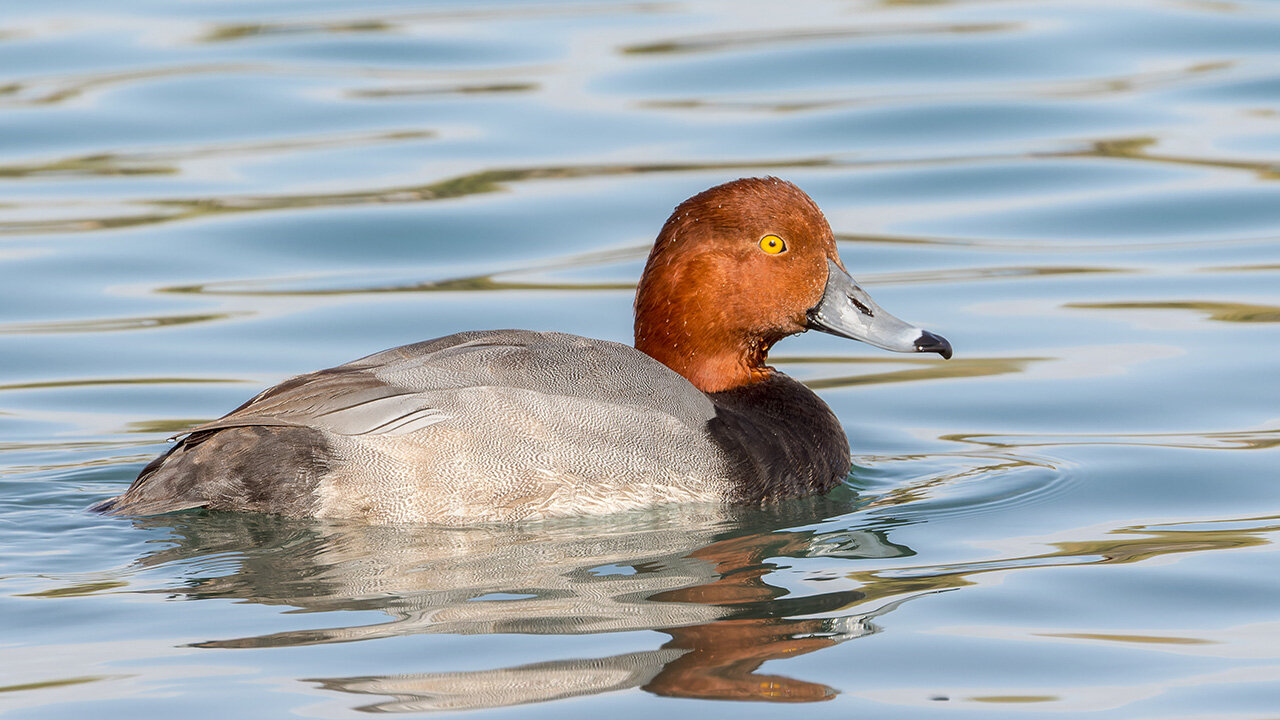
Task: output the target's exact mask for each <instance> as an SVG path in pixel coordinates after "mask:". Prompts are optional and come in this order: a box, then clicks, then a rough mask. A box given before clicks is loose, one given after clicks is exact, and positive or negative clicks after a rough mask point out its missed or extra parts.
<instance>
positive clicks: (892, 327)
mask: <svg viewBox="0 0 1280 720" xmlns="http://www.w3.org/2000/svg"><path fill="white" fill-rule="evenodd" d="M811 328H812V329H816V330H822V331H824V332H829V333H832V334H835V335H840V336H842V337H847V338H852V339H855V340H862V341H864V342H868V343H870V344H872V345H875V346H877V347H881V348H885V349H887V350H894V351H897V352H936V353H938V354H940V355H942V356H943V357H944V358H950V357H951V345H950V344H949V343H948V342H947V341H946V340H945V339H943V338H942V337H939V336H937V335H934V334H933V333H931V332H928V331H925V330H921V329H920V328H917V327H913V326H911V325H908V324H907V323H905V322H903V321H901V320H899V319H898V318H896V317H894V316H893V315H890V314H889V313H887V312H885V311H884V310H882V309H881V308H880V307H879V306H878V305H876V303H875V302H874V301H872V300H871V298H870V296H868V295H867V294H866V292H865V291H864V290H863V289H862V288H860V287H858V285H857V283H856V282H854V280H853V278H851V277H849V274H848V273H847V272H846V271H845V269H844V265H843V264H842V263H841V262H840V257H839V255H837V253H836V242H835V238H834V237H833V236H832V234H831V226H830V225H829V224H828V223H827V219H826V218H825V217H823V215H822V211H821V210H819V209H818V206H817V205H815V204H814V202H813V200H811V199H810V198H809V196H808V195H806V194H805V193H804V191H802V190H801V189H800V188H798V187H796V186H795V185H792V184H791V183H789V182H786V181H785V180H779V179H777V178H772V177H767V178H743V179H741V180H734V181H733V182H728V183H725V184H724V185H717V186H716V187H713V188H711V189H710V190H706V191H704V192H701V193H698V194H697V195H694V196H693V197H691V198H689V199H688V200H685V201H684V202H682V203H680V205H679V206H677V207H676V209H675V212H673V213H672V214H671V217H670V218H668V219H667V222H666V224H665V225H663V226H662V232H660V233H658V239H657V241H656V242H654V245H653V251H652V252H650V253H649V262H648V263H646V264H645V268H644V275H643V276H642V277H641V278H640V287H639V288H638V289H637V290H636V327H635V329H636V348H638V349H639V350H641V351H643V352H645V353H647V354H648V355H649V356H651V357H653V358H654V359H656V360H658V361H659V362H661V363H663V364H664V365H666V366H667V367H669V368H671V369H672V370H675V371H676V372H678V373H680V374H681V375H683V376H684V377H685V378H687V379H688V380H689V381H690V382H692V383H693V384H694V385H695V386H696V387H697V388H698V389H699V390H702V391H703V392H721V391H723V390H731V389H733V388H737V387H742V386H744V385H749V384H751V383H754V382H757V381H759V380H763V379H764V378H765V377H767V376H768V375H769V373H771V372H773V370H772V369H771V368H769V367H768V366H766V365H765V358H766V355H767V354H768V352H769V349H770V348H771V347H773V344H774V343H776V342H777V341H779V340H781V339H782V338H784V337H786V336H788V335H794V334H795V333H800V332H804V331H805V330H808V329H811Z"/></svg>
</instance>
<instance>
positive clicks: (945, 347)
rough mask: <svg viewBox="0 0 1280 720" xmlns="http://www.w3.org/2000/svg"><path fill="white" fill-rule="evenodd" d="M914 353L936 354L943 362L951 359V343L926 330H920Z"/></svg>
mask: <svg viewBox="0 0 1280 720" xmlns="http://www.w3.org/2000/svg"><path fill="white" fill-rule="evenodd" d="M916 352H936V353H938V354H939V355H941V356H942V357H943V359H945V360H950V359H951V343H949V342H947V339H946V338H944V337H942V336H941V335H934V334H933V333H931V332H929V331H928V330H921V331H920V337H918V338H916Z"/></svg>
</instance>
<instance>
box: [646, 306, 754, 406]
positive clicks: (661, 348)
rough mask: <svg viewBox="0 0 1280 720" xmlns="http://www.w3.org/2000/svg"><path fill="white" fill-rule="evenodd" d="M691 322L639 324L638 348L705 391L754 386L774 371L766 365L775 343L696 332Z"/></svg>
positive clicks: (676, 321) (707, 331)
mask: <svg viewBox="0 0 1280 720" xmlns="http://www.w3.org/2000/svg"><path fill="white" fill-rule="evenodd" d="M690 324H691V323H689V322H688V321H687V320H676V319H671V320H669V321H667V320H664V321H660V322H643V321H642V320H641V319H639V318H638V319H637V321H636V341H635V342H636V349H637V350H639V351H641V352H643V353H645V354H646V355H648V356H649V357H651V358H653V359H654V360H657V361H658V362H660V363H662V364H663V365H666V366H667V367H669V368H671V369H672V370H675V371H676V372H677V373H680V375H682V376H684V378H685V379H686V380H688V381H689V382H691V383H693V385H694V387H696V388H698V389H699V390H701V391H702V392H706V393H714V392H723V391H725V390H732V389H734V388H739V387H744V386H746V385H751V384H754V383H757V382H760V381H761V380H764V379H765V378H767V377H769V375H770V374H771V373H772V372H773V369H772V368H770V367H769V366H767V365H765V359H766V356H767V355H768V352H769V346H770V345H772V343H771V342H767V341H765V340H763V339H755V340H753V339H750V338H735V337H731V336H725V335H724V334H723V333H715V332H713V331H710V330H706V329H705V328H706V326H705V325H695V327H699V326H700V327H703V328H704V331H703V332H700V333H699V332H692V331H690V330H689V327H690Z"/></svg>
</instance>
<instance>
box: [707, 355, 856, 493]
mask: <svg viewBox="0 0 1280 720" xmlns="http://www.w3.org/2000/svg"><path fill="white" fill-rule="evenodd" d="M707 397H709V398H710V399H711V402H712V404H713V405H715V407H716V416H715V418H713V419H712V420H711V422H710V423H708V426H707V427H708V430H710V432H711V435H712V437H714V438H715V440H716V442H718V443H720V445H721V447H723V448H724V449H725V451H726V452H727V453H728V454H729V456H730V457H733V458H735V459H736V462H737V464H738V467H737V468H736V469H735V470H736V472H735V476H736V477H739V478H741V480H740V484H739V487H738V493H739V494H738V496H737V497H735V498H734V501H735V502H740V503H757V502H763V501H768V500H782V499H785V498H792V497H802V496H805V495H815V494H819V493H825V492H827V491H829V490H831V489H832V488H833V487H835V486H836V485H838V484H839V483H840V482H841V481H842V480H844V478H845V477H846V476H847V475H848V473H849V467H850V460H849V441H848V439H847V438H846V437H845V434H844V429H843V428H842V427H841V426H840V421H839V420H837V419H836V416H835V414H834V413H832V412H831V408H829V407H827V404H826V403H824V402H822V399H821V398H819V397H818V396H817V395H815V394H814V393H813V391H812V390H810V389H809V388H807V387H805V386H804V385H802V384H800V383H799V382H797V381H795V380H792V379H791V378H789V377H787V376H786V375H784V374H782V373H780V372H775V373H773V374H772V375H770V377H769V378H768V379H767V380H764V381H762V382H758V383H755V384H752V385H748V386H745V387H740V388H735V389H733V390H726V391H724V392H719V393H709V394H708V395H707Z"/></svg>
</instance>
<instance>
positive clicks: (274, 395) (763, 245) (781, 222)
mask: <svg viewBox="0 0 1280 720" xmlns="http://www.w3.org/2000/svg"><path fill="white" fill-rule="evenodd" d="M634 310H635V317H634V332H635V344H634V346H628V345H625V344H622V343H616V342H611V341H606V340H597V339H591V338H585V337H580V336H576V335H570V334H565V333H560V332H535V331H529V330H472V331H466V332H459V333H456V334H453V335H449V336H446V337H441V338H436V339H434V340H426V341H423V342H418V343H414V344H411V345H404V346H402V347H396V348H392V349H390V350H384V351H382V352H379V353H376V354H374V355H369V356H367V357H364V358H361V359H359V360H355V361H352V362H349V363H346V364H344V365H339V366H337V367H332V368H328V369H324V370H318V371H315V372H310V373H306V374H303V375H298V376H296V377H293V378H290V379H287V380H285V381H283V382H281V383H280V384H278V385H275V386H273V387H270V388H267V389H266V390H263V391H262V392H260V393H258V394H257V395H255V396H254V397H253V398H251V399H250V400H248V401H247V402H245V403H244V404H243V405H241V406H240V407H238V408H236V409H235V410H232V411H231V412H230V413H228V414H226V415H224V416H223V417H221V418H219V419H217V420H213V421H211V422H206V423H203V424H200V425H196V426H195V427H192V428H191V429H190V430H188V431H187V432H186V433H184V434H181V435H180V436H175V437H176V438H177V442H176V443H175V444H174V445H173V446H172V447H171V448H169V450H168V451H167V452H165V453H164V454H162V455H161V456H159V457H157V458H156V459H154V460H153V461H151V462H150V463H148V464H147V465H146V466H145V467H144V468H142V470H141V472H140V473H139V474H138V476H137V479H136V480H134V481H133V484H132V485H131V486H130V487H129V488H128V489H127V490H126V491H125V492H124V493H122V494H120V495H118V496H116V497H113V498H110V499H107V500H104V501H102V502H100V503H98V504H96V505H94V506H93V508H92V509H93V510H95V511H97V512H100V513H105V514H110V515H126V516H142V515H157V514H164V513H172V512H179V511H187V510H198V509H204V510H212V511H237V512H255V513H269V514H275V515H283V516H288V517H295V518H302V517H314V518H333V519H342V520H355V521H363V522H366V523H374V524H393V523H426V524H440V525H449V526H462V525H471V524H487V523H521V522H525V521H537V520H544V519H549V518H561V517H573V516H583V515H599V514H607V513H615V512H626V511H633V510H643V509H645V508H652V507H654V506H657V505H663V504H670V503H714V504H720V505H746V504H766V503H776V502H780V501H783V500H787V499H790V498H797V497H803V496H809V495H815V494H821V493H826V492H828V491H830V490H831V489H833V488H835V487H836V486H838V485H840V484H841V483H842V482H844V481H845V480H846V479H847V477H848V474H849V472H850V469H851V456H850V447H849V442H848V439H847V438H846V436H845V433H844V429H843V427H842V426H841V424H840V422H839V420H838V419H837V418H836V416H835V414H834V413H833V412H832V411H831V409H830V408H829V407H828V406H827V405H826V403H824V402H823V401H822V399H821V398H819V397H818V396H817V395H816V394H815V393H814V392H813V391H812V390H810V389H809V388H808V387H806V386H805V385H803V384H802V383H800V382H798V381H796V380H794V379H792V378H790V377H788V376H787V375H786V374H785V373H783V372H781V371H779V370H777V369H775V368H773V367H770V366H769V365H768V364H767V362H766V361H767V356H768V353H769V351H770V349H771V348H772V347H773V346H774V345H775V343H777V342H779V341H780V340H782V339H783V338H786V337H788V336H790V335H795V334H798V333H802V332H805V331H807V330H818V331H822V332H825V333H830V334H833V335H837V336H841V337H845V338H849V339H853V340H859V341H862V342H865V343H868V344H871V345H873V346H876V347H879V348H883V349H885V350H890V351H896V352H908V353H921V352H927V353H937V354H938V355H941V356H942V358H946V359H949V358H950V357H951V354H952V350H951V345H950V343H949V342H948V341H947V340H946V339H945V338H943V337H942V336H940V335H936V334H934V333H932V332H929V331H927V330H923V329H921V328H918V327H915V326H913V325H910V324H908V323H906V322H904V321H902V320H899V319H898V318H896V317H894V316H893V315H891V314H889V313H888V312H886V311H884V310H883V309H881V308H880V306H879V305H877V304H876V303H875V302H874V301H873V300H872V299H871V297H870V295H868V294H867V292H866V291H865V290H863V289H862V288H861V287H860V286H859V285H858V284H857V283H856V282H855V281H854V280H853V278H852V277H851V276H850V274H849V272H848V271H847V270H846V269H845V266H844V264H843V263H842V262H841V259H840V256H839V254H838V253H837V248H836V241H835V236H834V234H833V233H832V230H831V226H830V224H829V223H828V222H827V219H826V218H825V216H824V215H823V213H822V211H821V210H820V209H819V208H818V206H817V204H816V203H814V201H813V200H812V199H811V198H810V197H809V196H808V195H807V194H806V193H805V192H804V191H803V190H801V189H800V188H799V187H797V186H796V185H794V184H793V183H791V182H788V181H785V180H782V179H779V178H775V177H761V178H741V179H737V180H733V181H731V182H727V183H724V184H721V185H717V186H715V187H712V188H710V189H708V190H705V191H703V192H700V193H698V194H696V195H694V196H693V197H690V198H689V199H687V200H685V201H684V202H682V203H680V204H679V205H678V206H676V208H675V210H674V211H673V212H672V213H671V216H670V217H669V218H668V219H667V221H666V223H665V224H663V226H662V229H661V231H660V232H659V233H658V236H657V238H656V240H655V242H654V245H653V248H652V250H651V251H650V253H649V256H648V260H647V262H646V263H645V267H644V271H643V273H642V275H641V277H640V281H639V284H638V286H637V290H636V297H635V305H634Z"/></svg>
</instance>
